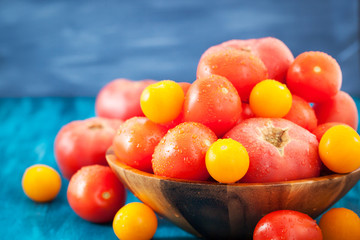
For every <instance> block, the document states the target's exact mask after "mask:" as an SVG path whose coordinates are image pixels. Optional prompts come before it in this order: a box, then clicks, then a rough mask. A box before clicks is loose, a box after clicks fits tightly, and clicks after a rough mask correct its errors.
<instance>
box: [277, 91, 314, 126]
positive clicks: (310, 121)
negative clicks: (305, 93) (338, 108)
mask: <svg viewBox="0 0 360 240" xmlns="http://www.w3.org/2000/svg"><path fill="white" fill-rule="evenodd" d="M284 118H285V119H287V120H290V121H292V122H294V123H296V124H297V125H299V126H301V127H303V128H305V129H307V130H309V131H312V130H314V129H315V128H316V126H317V118H316V116H315V112H314V109H312V107H311V106H310V104H309V103H308V102H307V101H305V100H304V99H302V98H301V97H298V96H296V95H292V105H291V108H290V111H289V112H288V113H287V114H286V115H285V116H284Z"/></svg>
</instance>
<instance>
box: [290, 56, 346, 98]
mask: <svg viewBox="0 0 360 240" xmlns="http://www.w3.org/2000/svg"><path fill="white" fill-rule="evenodd" d="M341 84H342V72H341V69H340V66H339V64H338V63H337V61H336V60H335V59H334V58H332V57H331V56H330V55H328V54H326V53H324V52H312V51H311V52H304V53H302V54H300V55H299V56H297V57H296V58H295V60H294V62H293V63H292V64H291V65H290V67H289V69H288V72H287V76H286V85H287V86H288V88H289V89H290V91H291V92H292V93H293V94H295V95H297V96H299V97H302V98H304V99H305V100H306V101H308V102H314V103H316V102H322V101H325V100H327V99H329V98H330V97H332V96H334V95H335V94H336V93H337V92H338V91H339V90H340V88H341Z"/></svg>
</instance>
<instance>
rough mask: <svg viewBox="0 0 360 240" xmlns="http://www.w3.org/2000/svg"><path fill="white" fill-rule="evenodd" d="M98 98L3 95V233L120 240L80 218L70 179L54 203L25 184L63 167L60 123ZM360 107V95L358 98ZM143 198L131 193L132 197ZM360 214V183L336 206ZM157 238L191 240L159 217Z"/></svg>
mask: <svg viewBox="0 0 360 240" xmlns="http://www.w3.org/2000/svg"><path fill="white" fill-rule="evenodd" d="M94 101H95V99H94V98H80V97H79V98H3V99H0V122H1V127H0V159H1V167H0V182H1V183H2V186H1V187H0V202H1V206H0V209H1V214H0V236H1V237H0V238H1V239H89V240H90V239H116V236H115V234H114V233H113V230H112V226H111V224H93V223H89V222H87V221H84V220H82V219H81V218H79V217H78V216H77V215H75V213H74V212H73V211H72V210H71V208H70V207H69V205H68V203H67V199H66V189H67V185H68V181H67V180H65V179H62V180H63V185H62V188H61V192H60V194H59V195H58V197H57V198H56V199H55V200H54V201H53V202H50V203H46V204H39V203H34V202H33V201H31V200H30V199H28V198H27V197H26V196H25V195H24V193H23V191H22V188H21V178H22V174H23V173H24V171H25V169H26V168H27V167H28V166H30V165H33V164H36V163H42V164H47V165H50V166H52V167H54V168H55V169H57V170H58V167H57V165H56V163H55V159H54V152H53V143H54V139H55V136H56V134H57V132H58V131H59V129H60V128H61V126H63V125H64V124H66V123H68V122H70V121H73V120H78V119H85V118H88V117H92V116H94V114H95V113H94ZM356 103H357V107H358V108H360V99H356ZM133 201H138V199H136V198H135V197H134V196H133V195H132V194H131V193H128V198H127V202H133ZM335 206H336V207H346V208H349V209H351V210H353V211H355V212H356V213H357V214H359V215H360V183H358V184H357V185H356V186H355V187H354V188H353V189H352V190H351V191H350V192H349V193H348V194H347V195H346V196H345V197H344V198H343V199H341V200H340V201H339V202H338V203H336V205H335ZM154 238H155V239H192V238H194V237H193V236H192V235H190V234H188V233H186V232H184V231H183V230H181V229H179V228H178V227H176V226H174V225H173V224H171V223H170V222H168V221H167V220H165V219H162V218H159V227H158V230H157V232H156V234H155V236H154Z"/></svg>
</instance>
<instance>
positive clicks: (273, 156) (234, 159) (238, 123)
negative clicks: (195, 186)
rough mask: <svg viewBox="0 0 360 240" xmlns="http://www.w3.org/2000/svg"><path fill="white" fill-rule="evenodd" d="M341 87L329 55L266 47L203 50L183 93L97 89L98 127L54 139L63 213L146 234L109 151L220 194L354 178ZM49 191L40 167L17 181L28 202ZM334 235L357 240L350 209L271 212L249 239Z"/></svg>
mask: <svg viewBox="0 0 360 240" xmlns="http://www.w3.org/2000/svg"><path fill="white" fill-rule="evenodd" d="M341 84H342V73H341V69H340V66H339V64H338V63H337V62H336V60H335V59H334V58H332V57H331V56H330V55H328V54H326V53H324V52H312V51H310V52H304V53H302V54H300V55H298V56H297V57H296V58H294V56H293V55H292V53H291V51H290V50H289V49H288V47H287V46H286V45H285V44H284V43H283V42H282V41H280V40H278V39H275V38H271V37H269V38H261V39H250V40H230V41H226V42H223V43H221V44H219V45H215V46H212V47H210V48H209V49H207V50H206V51H205V52H204V54H203V55H202V56H201V58H200V61H199V63H198V68H197V73H196V80H195V81H193V82H192V83H187V82H180V83H177V82H174V81H171V80H163V81H154V80H142V81H131V80H127V79H116V80H114V81H112V82H110V83H109V84H107V85H106V86H105V87H104V88H103V89H101V90H100V92H99V94H98V96H97V98H96V104H95V108H96V112H97V115H98V116H97V117H94V118H90V119H86V120H79V121H73V122H71V123H69V124H67V125H65V126H64V127H63V128H61V130H60V131H59V133H58V135H57V136H56V139H55V157H56V161H57V164H58V166H59V169H60V171H61V174H62V175H63V176H64V177H65V178H67V179H69V180H70V182H69V185H68V191H67V198H68V202H69V205H70V206H71V208H72V209H73V210H74V212H75V213H76V214H78V215H79V216H80V217H82V218H83V219H85V220H88V221H91V222H97V223H101V222H108V221H113V228H114V232H115V234H116V235H117V236H118V237H119V238H120V239H127V238H129V239H150V238H151V237H152V236H153V235H154V234H155V231H156V228H157V219H156V215H155V214H154V212H153V211H152V210H151V209H150V208H149V207H148V206H146V205H144V204H142V203H131V204H128V205H126V206H124V204H125V199H126V191H125V188H124V186H123V185H122V183H121V182H120V181H119V180H118V179H117V178H116V176H115V174H114V173H113V172H112V170H111V169H110V168H109V167H108V166H107V163H106V160H105V153H106V151H107V150H108V149H109V147H112V148H113V150H114V153H115V155H116V156H117V159H118V161H121V162H123V163H125V164H127V165H129V166H131V167H133V168H137V169H139V170H142V171H145V172H149V173H153V174H155V175H158V176H164V177H171V178H182V179H188V180H195V181H217V182H220V183H223V184H232V183H236V182H257V183H262V182H277V181H287V180H296V179H302V178H309V177H318V176H320V175H321V174H325V173H331V172H335V173H348V172H351V171H354V170H356V169H357V168H359V167H360V158H359V156H360V136H359V134H358V133H357V132H356V129H357V126H358V112H357V109H356V105H355V102H354V101H353V99H352V98H351V97H350V96H349V95H348V94H347V93H345V92H343V91H341V90H340V89H341ZM44 179H46V180H44ZM39 182H41V183H44V184H39ZM60 187H61V178H60V176H59V174H58V173H57V172H56V171H55V170H53V169H51V168H49V167H47V166H44V165H35V166H33V167H30V168H29V169H27V170H26V172H25V174H24V177H23V188H24V191H25V193H26V195H27V196H28V197H30V198H31V199H33V200H34V201H38V202H46V201H50V200H52V199H53V198H54V197H56V195H57V193H58V192H59V190H60ZM49 189H50V190H49ZM319 226H320V227H319ZM139 229H141V230H139ZM344 234H345V235H344ZM339 235H342V236H347V237H346V238H345V239H360V218H359V217H358V216H357V215H356V214H355V213H354V212H352V211H351V210H348V209H331V210H330V211H328V212H327V213H325V214H324V215H323V217H322V218H321V220H320V223H319V225H318V224H317V223H316V221H314V220H313V219H311V218H310V217H309V216H307V215H306V214H303V213H300V212H296V211H290V210H282V211H276V212H273V213H269V214H268V215H266V216H265V217H264V218H263V219H261V220H260V221H259V223H258V225H257V226H256V228H255V230H254V239H272V238H280V237H281V239H323V238H324V239H338V238H337V236H339Z"/></svg>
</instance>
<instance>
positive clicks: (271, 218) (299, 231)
mask: <svg viewBox="0 0 360 240" xmlns="http://www.w3.org/2000/svg"><path fill="white" fill-rule="evenodd" d="M253 239H254V240H280V239H281V240H322V239H323V237H322V233H321V230H320V228H319V226H318V225H317V224H316V221H315V220H313V219H312V218H311V217H309V216H308V215H306V214H304V213H301V212H297V211H292V210H278V211H274V212H271V213H269V214H267V215H265V216H264V217H263V218H262V219H260V221H259V222H258V223H257V225H256V227H255V231H254V236H253Z"/></svg>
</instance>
